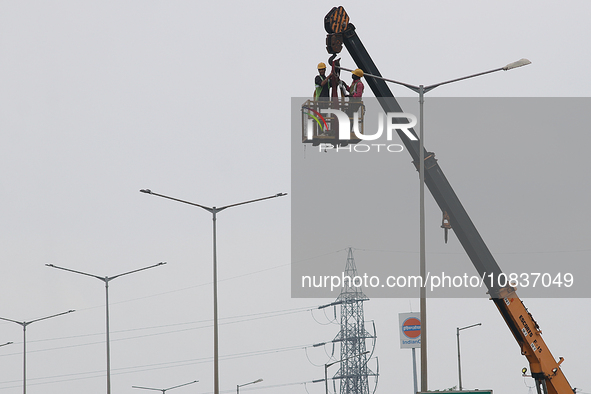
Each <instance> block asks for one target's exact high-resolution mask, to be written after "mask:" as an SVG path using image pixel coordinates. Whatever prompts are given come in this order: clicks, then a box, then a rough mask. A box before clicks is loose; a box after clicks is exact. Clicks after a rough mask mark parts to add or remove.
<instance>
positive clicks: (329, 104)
mask: <svg viewBox="0 0 591 394" xmlns="http://www.w3.org/2000/svg"><path fill="white" fill-rule="evenodd" d="M327 110H335V111H337V110H338V111H340V112H341V113H342V114H340V115H341V116H345V117H346V118H347V119H348V120H349V122H348V125H346V126H348V127H349V130H348V131H349V133H348V136H349V138H346V139H341V138H339V127H344V126H342V125H341V123H342V122H339V119H338V116H339V115H337V114H336V113H327ZM301 112H302V142H303V143H305V144H312V145H313V146H317V145H320V144H332V145H333V146H346V145H348V144H357V143H359V142H360V141H361V139H360V138H359V137H358V136H357V135H356V134H355V133H354V132H353V130H354V129H355V130H357V131H358V134H360V135H363V134H364V129H363V118H364V115H365V106H364V105H363V101H361V100H352V99H351V98H346V97H340V98H338V97H332V98H328V99H327V100H306V101H305V102H304V103H303V104H302V109H301Z"/></svg>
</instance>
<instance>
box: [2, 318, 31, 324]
mask: <svg viewBox="0 0 591 394" xmlns="http://www.w3.org/2000/svg"><path fill="white" fill-rule="evenodd" d="M0 320H6V321H9V322H13V323H16V324H20V325H21V326H24V325H25V322H22V321H16V320H11V319H6V318H4V317H0Z"/></svg>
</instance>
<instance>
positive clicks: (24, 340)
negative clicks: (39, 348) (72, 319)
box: [0, 310, 74, 394]
mask: <svg viewBox="0 0 591 394" xmlns="http://www.w3.org/2000/svg"><path fill="white" fill-rule="evenodd" d="M71 312H74V310H69V311H67V312H62V313H58V314H56V315H51V316H46V317H42V318H39V319H35V320H30V321H22V322H20V321H16V320H11V319H6V318H3V317H0V320H6V321H10V322H13V323H16V324H18V325H20V326H22V327H23V394H27V326H28V325H29V324H32V323H35V322H38V321H41V320H47V319H51V318H52V317H57V316H61V315H65V314H66V313H71ZM10 343H12V342H8V343H5V345H8V344H10ZM2 346H4V345H2Z"/></svg>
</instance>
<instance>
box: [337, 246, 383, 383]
mask: <svg viewBox="0 0 591 394" xmlns="http://www.w3.org/2000/svg"><path fill="white" fill-rule="evenodd" d="M356 276H357V267H356V266H355V259H354V258H353V250H352V248H349V251H348V255H347V265H346V266H345V277H349V278H351V279H353V278H355V277H356ZM368 300H369V298H367V296H366V295H365V294H363V292H362V291H361V289H360V288H359V286H355V283H354V282H353V281H352V280H351V281H348V280H345V283H344V285H343V287H342V289H341V294H340V295H339V296H338V298H337V299H336V301H335V302H334V303H333V304H334V305H340V306H341V330H340V331H339V333H338V334H337V336H336V337H335V339H334V341H333V342H337V343H338V342H340V343H341V353H340V359H341V360H344V361H342V362H341V363H340V368H339V370H338V371H337V373H336V374H335V375H334V376H333V379H335V380H336V379H338V380H340V394H370V389H369V379H368V378H369V377H370V376H374V377H376V387H377V376H378V373H377V372H373V371H371V370H370V369H369V367H368V365H367V362H368V360H369V357H368V356H371V354H367V353H370V352H367V349H366V340H367V339H373V340H375V338H376V335H375V326H374V334H373V335H372V334H370V333H369V332H368V331H367V330H366V329H365V318H364V314H363V302H364V301H368ZM366 352H367V353H366ZM371 353H373V352H371ZM376 387H374V389H373V390H372V391H371V392H372V393H373V392H375V389H376Z"/></svg>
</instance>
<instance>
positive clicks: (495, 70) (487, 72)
mask: <svg viewBox="0 0 591 394" xmlns="http://www.w3.org/2000/svg"><path fill="white" fill-rule="evenodd" d="M501 70H505V71H507V70H506V69H505V67H499V68H495V69H494V70H488V71H484V72H481V73H477V74H472V75H468V76H466V77H461V78H456V79H452V80H449V81H445V82H440V83H436V84H434V85H429V86H425V88H424V92H425V93H427V92H428V91H430V90H433V89H435V88H436V87H438V86H441V85H447V84H448V83H452V82H457V81H463V80H464V79H469V78H474V77H479V76H481V75H485V74H490V73H494V72H497V71H501Z"/></svg>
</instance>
